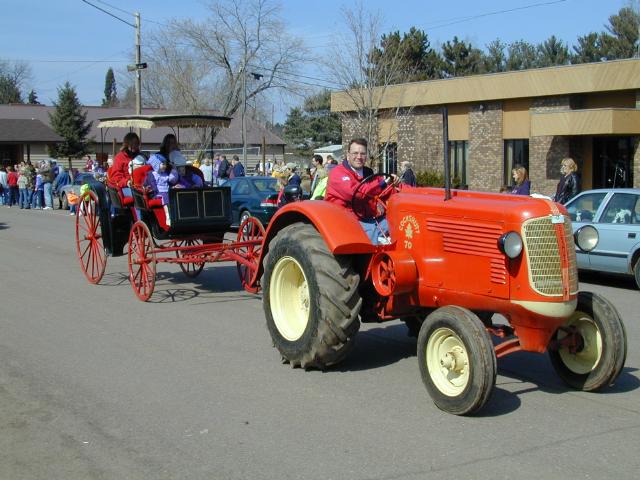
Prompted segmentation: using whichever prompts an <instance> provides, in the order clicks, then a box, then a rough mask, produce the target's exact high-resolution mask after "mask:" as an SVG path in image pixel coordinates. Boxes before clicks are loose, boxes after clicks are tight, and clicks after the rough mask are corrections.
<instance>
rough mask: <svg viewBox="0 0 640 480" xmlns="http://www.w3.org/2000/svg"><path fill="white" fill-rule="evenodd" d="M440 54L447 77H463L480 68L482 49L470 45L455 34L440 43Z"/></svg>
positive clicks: (478, 70) (476, 71)
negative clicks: (451, 38) (451, 39)
mask: <svg viewBox="0 0 640 480" xmlns="http://www.w3.org/2000/svg"><path fill="white" fill-rule="evenodd" d="M442 56H443V57H444V72H445V75H446V76H447V77H464V76H466V75H473V74H475V73H479V72H480V70H481V66H482V63H481V62H482V51H481V50H479V49H478V48H475V47H473V46H471V43H465V42H464V41H460V40H459V39H458V37H457V36H454V37H453V41H447V42H445V43H444V45H442Z"/></svg>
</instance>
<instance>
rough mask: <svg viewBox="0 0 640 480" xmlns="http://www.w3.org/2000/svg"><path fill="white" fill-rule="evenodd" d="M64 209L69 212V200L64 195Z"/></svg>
mask: <svg viewBox="0 0 640 480" xmlns="http://www.w3.org/2000/svg"><path fill="white" fill-rule="evenodd" d="M62 209H63V210H69V200H67V196H66V195H65V194H64V193H63V194H62Z"/></svg>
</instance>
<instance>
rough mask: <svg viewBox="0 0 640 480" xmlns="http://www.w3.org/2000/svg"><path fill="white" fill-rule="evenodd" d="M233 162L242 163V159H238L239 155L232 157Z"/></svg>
mask: <svg viewBox="0 0 640 480" xmlns="http://www.w3.org/2000/svg"><path fill="white" fill-rule="evenodd" d="M231 159H232V160H235V161H236V162H239V161H240V157H238V155H234V156H233V157H231Z"/></svg>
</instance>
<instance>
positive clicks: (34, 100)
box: [27, 88, 40, 105]
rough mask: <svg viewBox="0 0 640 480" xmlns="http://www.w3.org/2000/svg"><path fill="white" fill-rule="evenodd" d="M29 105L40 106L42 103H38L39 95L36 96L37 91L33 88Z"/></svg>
mask: <svg viewBox="0 0 640 480" xmlns="http://www.w3.org/2000/svg"><path fill="white" fill-rule="evenodd" d="M27 103H28V104H30V105H40V102H39V101H38V95H37V94H36V91H35V90H34V89H33V88H32V89H31V91H30V92H29V97H28V100H27Z"/></svg>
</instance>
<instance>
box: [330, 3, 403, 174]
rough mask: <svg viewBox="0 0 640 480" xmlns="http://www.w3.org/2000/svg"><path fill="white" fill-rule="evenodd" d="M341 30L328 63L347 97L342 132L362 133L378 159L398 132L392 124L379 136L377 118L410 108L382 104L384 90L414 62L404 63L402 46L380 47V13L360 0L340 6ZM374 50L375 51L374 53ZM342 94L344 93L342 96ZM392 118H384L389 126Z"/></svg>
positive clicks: (394, 115) (398, 114)
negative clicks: (346, 5)
mask: <svg viewBox="0 0 640 480" xmlns="http://www.w3.org/2000/svg"><path fill="white" fill-rule="evenodd" d="M343 17H344V21H345V27H346V28H345V30H344V33H342V34H341V35H338V36H337V38H336V43H335V45H334V46H333V47H332V52H331V56H330V58H329V60H328V62H327V67H328V68H330V69H331V72H332V73H333V74H334V76H335V79H336V82H337V83H340V84H342V85H345V86H346V87H347V89H346V90H345V91H343V92H341V93H342V94H343V95H345V96H346V98H347V99H348V103H349V104H350V107H351V109H352V110H351V111H349V112H346V113H344V114H343V132H353V133H357V134H358V135H362V136H363V137H364V138H366V140H367V141H368V143H369V155H370V157H371V160H372V162H373V163H374V165H375V163H377V162H379V161H380V160H381V159H382V158H383V156H384V152H385V151H386V149H387V146H388V145H389V143H390V139H391V138H392V137H393V136H395V135H397V131H393V130H394V129H393V127H389V128H388V129H387V130H388V131H383V132H381V133H382V134H383V137H382V138H378V132H379V120H384V119H386V120H395V121H396V123H397V121H398V120H399V118H400V117H402V116H405V115H408V114H409V113H410V112H409V109H407V108H402V107H401V105H400V104H398V105H397V106H395V107H393V108H388V107H385V108H384V109H383V108H382V102H383V100H384V96H385V92H386V91H387V89H388V87H389V86H390V85H391V84H393V83H394V79H397V78H399V76H402V75H401V74H402V73H403V72H404V73H406V72H407V71H409V70H410V69H412V68H414V67H415V66H411V65H407V64H406V57H405V55H404V52H403V51H402V49H401V48H397V49H385V50H382V51H381V50H380V49H379V48H378V45H379V43H380V39H381V29H382V17H381V15H380V14H379V13H372V12H369V11H366V10H365V9H364V7H363V4H362V3H358V4H357V5H356V6H355V7H354V9H347V8H345V9H343ZM373 52H376V55H375V56H374V55H373ZM343 98H344V97H343ZM393 123H394V122H393V121H391V122H387V123H386V124H387V125H388V126H391V125H393Z"/></svg>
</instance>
